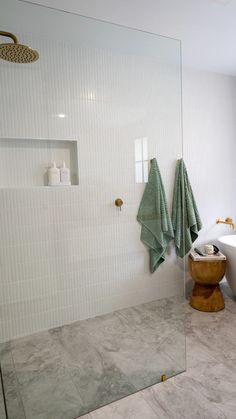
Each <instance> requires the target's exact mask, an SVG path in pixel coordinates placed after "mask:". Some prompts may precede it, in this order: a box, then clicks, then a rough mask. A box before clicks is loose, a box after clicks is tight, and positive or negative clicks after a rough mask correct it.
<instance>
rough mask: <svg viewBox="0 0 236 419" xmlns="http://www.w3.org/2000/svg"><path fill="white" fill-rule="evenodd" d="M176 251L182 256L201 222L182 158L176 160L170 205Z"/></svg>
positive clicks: (199, 228)
mask: <svg viewBox="0 0 236 419" xmlns="http://www.w3.org/2000/svg"><path fill="white" fill-rule="evenodd" d="M172 225H173V229H174V233H175V248H176V253H177V255H178V256H180V257H181V258H182V257H184V256H185V255H186V254H187V253H188V252H189V250H190V249H191V247H192V244H193V242H194V241H195V240H196V239H197V237H198V232H199V231H200V230H201V228H202V222H201V219H200V216H199V213H198V209H197V205H196V202H195V199H194V196H193V191H192V188H191V185H190V182H189V178H188V173H187V170H186V167H185V164H184V161H183V159H180V160H178V161H177V165H176V171H175V186H174V196H173V206H172Z"/></svg>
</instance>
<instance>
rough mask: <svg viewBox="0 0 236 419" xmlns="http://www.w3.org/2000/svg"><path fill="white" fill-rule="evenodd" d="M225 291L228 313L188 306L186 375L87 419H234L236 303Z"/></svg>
mask: <svg viewBox="0 0 236 419" xmlns="http://www.w3.org/2000/svg"><path fill="white" fill-rule="evenodd" d="M224 288H225V299H226V308H225V309H224V310H222V311H220V312H218V313H202V312H199V311H196V310H194V309H192V308H191V307H190V306H189V305H188V304H187V303H186V317H187V319H186V332H187V371H186V372H184V373H183V374H180V375H178V376H176V377H174V378H171V379H169V380H167V381H166V382H164V383H160V384H157V385H154V386H152V387H150V388H148V389H145V390H143V391H140V392H139V393H136V394H134V395H132V396H129V397H127V398H125V399H123V400H120V401H119V402H115V403H112V404H110V405H108V406H106V407H103V408H101V409H99V410H97V411H95V412H92V413H90V414H88V415H85V416H83V419H167V418H169V419H170V418H171V419H235V418H236V301H235V299H234V298H233V297H232V296H231V293H230V292H229V289H228V287H227V286H224ZM81 419H82V418H81Z"/></svg>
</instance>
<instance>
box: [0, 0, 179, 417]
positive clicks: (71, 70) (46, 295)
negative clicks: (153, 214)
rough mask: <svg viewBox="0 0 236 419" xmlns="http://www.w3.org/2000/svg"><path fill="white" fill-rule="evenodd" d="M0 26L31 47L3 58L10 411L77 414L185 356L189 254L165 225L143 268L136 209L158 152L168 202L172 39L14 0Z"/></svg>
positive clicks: (1, 281)
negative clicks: (55, 178) (64, 179)
mask: <svg viewBox="0 0 236 419" xmlns="http://www.w3.org/2000/svg"><path fill="white" fill-rule="evenodd" d="M0 29H1V30H4V31H8V32H12V33H13V34H15V35H16V36H17V38H18V39H19V42H20V43H22V44H25V45H28V46H30V47H32V48H33V49H36V50H37V51H38V53H39V59H38V60H37V61H35V62H34V63H30V64H18V63H14V62H7V61H4V60H0V83H1V101H0V211H1V217H0V232H1V246H0V259H1V276H0V290H1V292H0V342H1V344H0V362H1V368H2V377H3V384H4V394H5V399H6V405H7V410H8V417H9V418H11V419H21V418H26V419H35V418H40V419H44V418H45V419H46V418H50V419H51V418H57V419H60V418H61V419H74V418H77V417H79V416H82V415H84V414H86V413H88V412H90V411H92V410H94V409H97V408H99V407H101V406H103V405H105V404H108V403H110V402H113V401H115V400H118V399H120V398H122V397H125V396H127V395H129V394H132V393H135V392H137V391H139V390H141V389H143V388H145V387H148V386H151V385H153V384H156V383H159V382H160V381H162V380H163V376H166V377H167V378H170V377H172V376H173V375H175V374H178V373H180V372H182V371H184V369H185V335H184V312H183V307H184V267H183V262H182V260H181V259H178V258H177V257H176V254H175V249H174V244H173V241H172V242H171V243H170V245H169V246H168V249H167V252H166V257H165V262H164V263H162V264H161V265H160V266H159V267H158V269H157V270H156V271H155V272H154V273H150V270H149V252H148V249H147V248H146V247H145V246H144V244H143V243H142V242H141V240H140V233H141V226H140V224H139V223H138V222H137V219H136V217H137V213H138V208H139V204H140V202H141V199H142V196H143V192H144V189H145V187H146V185H147V181H148V173H149V170H150V160H151V159H153V158H156V159H157V162H158V165H159V168H160V172H161V175H162V180H163V184H164V187H165V192H166V197H167V203H168V209H169V213H170V214H171V205H172V192H173V183H174V172H175V166H176V161H177V159H179V158H181V157H182V133H181V58H180V42H179V41H178V40H174V39H169V38H165V37H161V36H158V35H155V34H152V33H146V32H141V31H139V30H134V29H130V28H126V27H123V26H118V25H114V24H109V23H106V22H102V21H98V20H94V19H90V18H86V17H83V16H79V15H76V14H71V13H65V12H62V11H59V10H55V9H49V8H47V7H42V6H38V5H33V4H29V3H27V2H21V1H17V0H7V1H6V0H5V1H2V2H1V15H0ZM1 42H11V41H8V40H6V39H4V38H1ZM53 162H55V163H56V166H57V167H58V168H59V169H60V167H61V166H62V165H63V162H65V165H66V167H68V168H69V169H70V175H71V185H70V186H69V185H63V184H60V185H58V186H54V187H52V186H51V187H50V186H48V181H47V171H48V168H49V167H50V166H51V164H53ZM160 385H161V384H160Z"/></svg>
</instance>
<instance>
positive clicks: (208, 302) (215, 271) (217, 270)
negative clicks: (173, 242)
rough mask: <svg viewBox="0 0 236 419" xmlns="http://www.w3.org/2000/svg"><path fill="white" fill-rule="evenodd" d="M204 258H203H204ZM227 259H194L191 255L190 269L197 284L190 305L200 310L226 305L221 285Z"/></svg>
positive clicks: (220, 307)
mask: <svg viewBox="0 0 236 419" xmlns="http://www.w3.org/2000/svg"><path fill="white" fill-rule="evenodd" d="M202 259H203V258H202ZM225 268H226V260H216V259H215V258H214V259H213V260H212V261H211V260H210V261H209V260H193V258H192V257H191V255H190V256H189V269H190V273H191V276H192V278H193V280H194V281H195V285H194V288H193V291H192V295H191V297H190V305H191V306H192V307H193V308H195V309H196V310H200V311H219V310H222V309H223V308H224V307H225V303H224V298H223V295H222V292H221V289H220V286H219V282H220V281H221V280H222V278H223V277H224V274H225Z"/></svg>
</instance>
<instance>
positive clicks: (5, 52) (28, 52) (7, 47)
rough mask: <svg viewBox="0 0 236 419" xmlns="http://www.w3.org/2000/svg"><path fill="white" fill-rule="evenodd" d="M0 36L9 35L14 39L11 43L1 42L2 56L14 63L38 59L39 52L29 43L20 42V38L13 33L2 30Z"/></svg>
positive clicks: (0, 54)
mask: <svg viewBox="0 0 236 419" xmlns="http://www.w3.org/2000/svg"><path fill="white" fill-rule="evenodd" d="M0 36H7V37H9V38H11V39H12V40H13V42H11V43H9V44H0V58H2V60H6V61H11V62H13V63H23V64H26V63H33V62H34V61H36V60H38V58H39V54H38V52H37V51H35V50H34V49H32V48H30V47H28V46H27V45H22V44H19V43H18V39H17V37H16V36H15V35H13V33H10V32H5V31H0Z"/></svg>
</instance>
